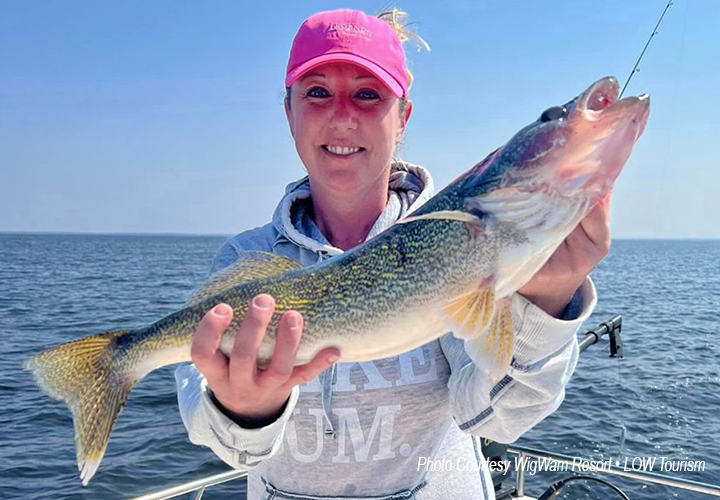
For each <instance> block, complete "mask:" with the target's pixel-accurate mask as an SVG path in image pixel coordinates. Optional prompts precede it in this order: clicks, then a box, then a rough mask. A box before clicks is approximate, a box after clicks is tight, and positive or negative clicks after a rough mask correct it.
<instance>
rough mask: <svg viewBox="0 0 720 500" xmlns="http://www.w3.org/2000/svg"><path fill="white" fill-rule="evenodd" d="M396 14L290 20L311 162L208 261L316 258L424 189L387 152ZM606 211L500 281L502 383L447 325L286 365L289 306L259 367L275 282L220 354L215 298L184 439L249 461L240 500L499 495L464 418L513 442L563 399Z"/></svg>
mask: <svg viewBox="0 0 720 500" xmlns="http://www.w3.org/2000/svg"><path fill="white" fill-rule="evenodd" d="M398 15H399V13H398V12H393V13H391V14H389V15H386V16H384V19H380V18H375V17H370V16H367V15H365V14H363V13H362V12H358V11H349V10H342V11H332V12H323V13H319V14H316V15H314V16H312V17H310V18H309V19H307V20H306V21H305V22H304V23H303V25H302V26H301V27H300V30H299V31H298V33H297V35H296V37H295V40H294V42H293V46H292V49H291V52H290V59H289V63H288V68H287V75H286V80H285V83H286V87H287V99H286V101H285V111H286V114H287V119H288V124H289V126H290V131H291V133H292V136H293V138H294V141H295V146H296V149H297V152H298V155H299V156H300V159H301V161H302V163H303V165H304V166H305V168H306V170H307V172H308V176H307V177H306V178H304V179H301V180H300V181H298V182H295V183H292V184H290V185H289V186H288V188H287V191H286V195H285V197H284V198H283V199H282V200H281V202H280V204H279V206H278V208H277V210H276V212H275V215H274V217H273V222H272V223H270V224H268V225H266V226H264V227H261V228H256V229H253V230H251V231H247V232H245V233H242V234H240V235H238V236H236V237H234V238H232V239H231V240H229V241H228V242H227V243H226V244H225V245H224V246H223V247H222V248H221V250H220V252H219V254H218V256H217V257H216V260H215V262H214V265H213V271H217V270H219V269H222V268H223V267H225V266H227V265H229V264H230V263H232V262H233V261H234V260H236V259H237V258H238V256H239V255H240V254H241V253H242V252H243V251H248V250H262V251H266V252H273V253H276V254H280V255H284V256H286V257H290V258H293V259H295V260H298V261H299V262H301V263H302V264H304V265H311V264H314V263H316V262H318V261H321V260H322V259H325V258H328V257H330V256H332V255H337V254H340V253H342V252H343V251H345V250H348V249H351V248H353V247H355V246H357V245H359V244H360V243H362V242H363V241H365V240H367V239H369V238H372V237H373V236H375V235H376V234H378V233H380V232H381V231H383V230H384V229H386V228H388V227H389V226H391V225H392V224H393V223H394V222H395V221H396V220H397V219H398V218H400V217H402V216H403V215H404V214H405V213H407V212H408V211H409V210H412V209H414V208H416V207H417V206H419V205H420V204H422V203H424V202H425V201H426V200H427V199H429V198H430V197H431V196H432V189H433V187H432V180H431V177H430V175H429V174H428V173H427V171H426V170H424V169H423V168H422V167H418V166H414V165H409V164H406V163H401V162H393V161H392V158H393V153H394V150H395V147H396V145H397V144H398V142H399V141H400V139H401V138H402V135H403V132H404V131H405V127H406V126H407V123H408V120H409V118H410V116H411V114H412V101H411V100H410V98H409V96H408V88H409V87H410V81H411V75H410V74H409V72H408V71H407V67H406V63H405V55H404V52H403V49H402V45H401V40H400V38H401V37H403V38H404V37H405V32H404V31H403V29H402V27H401V26H400V25H399V23H398ZM608 217H609V216H608V202H607V201H606V202H604V203H602V204H601V205H600V206H598V207H597V208H596V209H595V210H594V211H593V212H592V213H591V214H590V215H588V217H587V218H586V219H585V220H583V221H582V222H581V223H580V225H579V226H578V227H577V228H576V229H575V231H574V232H573V233H572V234H570V236H569V237H568V238H567V240H566V241H565V243H564V244H563V245H561V246H560V247H559V248H558V250H557V251H556V252H555V254H554V255H553V256H552V258H551V259H550V260H549V261H548V263H547V264H546V265H545V267H544V268H543V269H541V270H540V271H539V272H538V273H537V274H536V276H535V277H533V279H532V280H531V281H530V282H529V283H528V284H527V285H526V286H525V287H523V288H522V289H521V290H520V294H516V295H515V296H514V297H513V299H512V310H513V316H514V320H515V321H514V323H515V325H518V326H517V327H516V328H517V331H516V332H515V334H516V343H515V344H516V347H515V351H514V360H513V364H512V366H511V367H510V368H509V369H508V373H507V375H506V376H505V378H503V379H502V380H501V381H500V383H497V384H493V383H492V382H491V381H490V380H488V379H487V377H484V376H483V375H482V373H483V372H482V370H480V369H479V367H476V366H474V365H473V363H472V361H470V359H469V358H468V357H467V356H466V354H465V352H464V349H463V343H462V341H461V340H458V339H456V338H455V337H453V336H452V334H450V333H448V334H446V335H445V336H443V337H441V338H440V339H439V340H436V341H434V342H431V343H429V344H427V345H425V346H423V347H422V348H418V349H416V350H414V351H411V352H409V353H406V354H403V355H401V356H398V357H395V358H389V359H384V360H379V361H375V362H368V363H355V364H343V363H341V364H337V365H333V362H334V361H335V360H337V357H338V354H339V353H338V352H337V350H335V349H326V350H324V351H322V352H320V353H319V354H318V355H317V356H316V357H315V359H314V360H313V361H312V362H310V363H308V364H307V365H304V366H297V367H294V366H293V365H294V359H295V350H296V348H297V345H298V342H299V341H300V338H301V335H302V328H303V318H302V317H301V315H299V314H298V313H296V312H287V313H285V314H284V315H283V317H282V320H281V323H280V326H279V329H278V341H277V346H276V348H275V352H274V355H273V360H272V362H271V364H270V366H269V367H268V368H267V369H266V370H265V371H259V370H258V369H257V365H256V357H257V349H258V346H259V345H260V342H261V340H262V337H263V335H264V334H265V329H266V327H267V325H268V323H269V320H270V317H271V315H272V313H273V310H274V301H273V298H272V297H270V296H268V295H260V296H258V297H256V298H255V299H254V301H253V304H252V306H251V308H250V310H249V312H248V314H247V316H246V318H245V319H244V321H243V323H242V326H241V327H240V329H239V332H238V335H237V338H236V342H235V345H234V347H233V352H232V354H231V356H230V357H229V358H227V357H226V356H225V355H224V354H222V353H221V352H220V351H219V350H218V349H217V348H218V344H219V340H220V337H221V335H222V333H223V331H224V330H225V328H227V326H228V325H229V323H230V321H231V319H232V310H231V309H230V307H229V306H227V305H224V304H220V305H218V306H217V307H215V308H214V309H213V310H212V311H210V312H209V313H208V314H207V315H206V316H205V318H204V319H203V321H202V322H201V323H200V325H199V327H198V329H197V332H196V336H195V339H194V341H193V346H192V358H193V362H194V366H184V367H181V368H179V369H178V371H177V373H176V377H177V379H178V394H179V402H180V410H181V414H182V417H183V421H184V423H185V425H186V427H187V429H188V432H189V435H190V439H191V441H192V442H193V443H196V444H201V445H204V446H208V447H210V448H211V449H212V450H213V451H214V452H215V453H216V454H217V455H218V456H219V457H220V458H221V459H223V460H224V461H225V462H227V463H228V464H230V465H232V466H233V467H236V468H247V469H249V470H250V476H249V482H248V489H249V491H248V497H249V498H251V499H256V498H273V497H279V498H304V499H306V498H339V497H342V498H345V499H347V498H366V497H382V498H408V497H411V496H413V495H414V496H415V498H428V499H430V498H432V499H440V498H468V499H469V498H472V499H481V498H488V499H489V498H494V494H493V491H492V483H491V482H490V478H489V475H488V473H487V470H486V467H485V468H483V467H482V465H484V461H483V460H484V459H483V458H482V457H481V456H480V455H479V452H478V450H477V447H476V446H475V442H474V441H473V440H472V439H470V438H469V437H468V436H467V434H472V435H476V436H483V437H486V438H490V439H493V440H496V441H500V442H504V443H509V442H512V441H514V440H515V439H517V438H518V437H519V436H520V435H522V433H524V432H525V431H527V430H528V429H530V428H531V427H532V426H534V425H535V424H536V423H538V422H539V421H540V420H542V419H543V418H544V417H545V416H547V415H548V414H550V413H552V412H553V411H554V410H555V409H556V408H557V407H558V405H559V404H560V403H561V401H562V399H563V396H564V387H565V384H566V383H567V381H568V379H569V378H570V375H571V373H572V371H573V369H574V367H575V364H576V361H577V342H576V340H575V334H576V332H577V329H578V328H579V326H580V324H581V323H582V322H583V321H584V320H585V319H586V318H587V317H588V315H589V314H590V312H591V310H592V308H593V306H594V303H595V292H594V288H593V286H592V283H591V282H590V281H589V279H588V278H587V274H588V273H589V272H590V270H591V269H592V268H593V267H594V266H595V264H597V262H599V261H600V260H601V259H602V257H603V256H604V255H605V254H606V253H607V251H608V249H609V243H610V242H609V238H610V237H609V229H608ZM478 468H480V471H479V472H478Z"/></svg>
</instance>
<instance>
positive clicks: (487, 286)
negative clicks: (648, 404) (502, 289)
mask: <svg viewBox="0 0 720 500" xmlns="http://www.w3.org/2000/svg"><path fill="white" fill-rule="evenodd" d="M442 313H443V315H444V320H445V322H446V324H447V325H448V326H449V327H450V329H451V330H452V332H453V334H454V335H455V336H456V337H458V338H461V339H463V340H464V341H465V352H466V353H467V355H468V356H469V357H470V359H472V360H473V362H474V363H475V364H476V365H477V366H478V367H479V368H480V369H482V370H485V371H487V372H488V374H489V375H490V376H491V377H492V378H493V379H495V380H499V379H501V378H502V377H503V376H504V375H505V372H506V371H507V368H508V366H509V365H510V361H511V360H512V353H513V344H514V336H515V335H514V331H513V324H512V316H511V314H510V300H509V299H507V298H506V299H502V300H499V301H496V300H495V294H494V283H493V282H492V281H491V280H488V282H485V283H483V284H481V285H480V286H479V287H478V288H477V289H476V290H474V291H472V292H470V293H467V294H465V295H462V296H460V297H457V298H455V299H453V300H452V301H450V302H449V303H448V304H447V305H446V306H445V307H444V308H443V312H442Z"/></svg>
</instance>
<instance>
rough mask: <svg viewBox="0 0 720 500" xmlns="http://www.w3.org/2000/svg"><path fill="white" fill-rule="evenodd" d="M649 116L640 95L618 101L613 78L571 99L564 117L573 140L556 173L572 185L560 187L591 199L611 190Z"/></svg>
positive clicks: (645, 99)
mask: <svg viewBox="0 0 720 500" xmlns="http://www.w3.org/2000/svg"><path fill="white" fill-rule="evenodd" d="M649 113H650V97H649V96H648V95H647V94H643V95H640V96H632V97H625V98H623V99H620V91H619V85H618V81H617V80H616V79H615V78H614V77H611V76H608V77H605V78H602V79H601V80H598V81H597V82H595V83H594V84H592V85H591V86H590V87H589V88H588V89H587V90H586V91H585V92H583V93H582V94H581V95H580V96H579V97H578V98H577V99H576V100H575V104H574V107H573V108H572V110H571V112H570V113H569V115H568V126H569V128H570V129H572V134H571V135H572V136H573V139H572V140H571V141H569V144H568V148H567V149H566V151H565V152H564V161H563V162H562V163H563V166H562V167H561V168H560V169H559V172H557V174H558V175H560V176H562V178H563V179H565V180H569V179H572V182H566V183H565V184H564V185H565V186H566V187H567V188H576V189H580V190H586V191H588V193H590V192H593V193H595V196H599V195H600V194H601V193H606V192H608V191H609V190H610V189H612V184H613V182H614V181H615V179H616V178H617V177H618V175H619V174H620V171H621V170H622V168H623V166H624V165H625V162H626V161H627V159H628V158H629V156H630V153H631V151H632V149H633V146H634V145H635V142H636V141H637V140H638V139H639V138H640V136H641V135H642V133H643V132H644V131H645V125H646V124H647V119H648V116H649ZM573 191H574V189H568V192H573Z"/></svg>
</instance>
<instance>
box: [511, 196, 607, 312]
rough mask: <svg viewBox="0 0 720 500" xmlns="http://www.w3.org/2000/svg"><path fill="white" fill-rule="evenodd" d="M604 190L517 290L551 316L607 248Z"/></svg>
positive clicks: (565, 305) (560, 308)
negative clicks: (574, 226)
mask: <svg viewBox="0 0 720 500" xmlns="http://www.w3.org/2000/svg"><path fill="white" fill-rule="evenodd" d="M610 197H611V195H610V194H608V195H607V196H606V197H605V198H604V199H603V200H602V201H600V203H598V204H597V205H596V206H595V208H594V209H592V211H591V212H590V213H589V214H587V215H586V216H585V218H584V219H583V220H581V221H580V223H579V224H578V225H577V227H576V228H575V229H574V230H573V232H571V233H570V234H569V235H568V237H567V238H565V241H564V242H563V243H562V244H561V245H560V246H559V247H558V248H557V250H555V253H553V254H552V256H551V257H550V259H549V260H548V261H547V262H546V263H545V265H544V266H543V267H542V268H541V269H540V270H539V271H538V272H537V273H536V274H535V276H533V277H532V279H531V280H530V281H528V282H527V284H525V286H523V287H522V288H520V290H518V292H519V293H520V294H521V295H523V296H524V297H526V298H527V299H528V300H529V301H530V302H532V303H534V304H535V305H537V306H538V307H539V308H540V309H542V310H544V311H545V312H547V313H548V314H550V315H551V316H555V317H556V318H557V317H560V315H561V314H562V313H563V311H564V310H565V308H566V307H567V305H568V303H569V302H570V299H572V296H573V295H574V294H575V292H576V291H577V289H578V288H579V287H580V285H581V284H582V282H583V281H585V278H586V277H587V275H588V274H590V271H592V270H593V269H594V268H595V266H596V265H597V264H598V262H600V261H601V260H602V259H603V258H604V257H605V256H606V255H607V254H608V252H609V251H610Z"/></svg>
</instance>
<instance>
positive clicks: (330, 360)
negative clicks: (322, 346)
mask: <svg viewBox="0 0 720 500" xmlns="http://www.w3.org/2000/svg"><path fill="white" fill-rule="evenodd" d="M338 359H340V356H338V355H337V354H331V355H330V356H328V357H327V360H328V363H334V362H335V361H337V360H338Z"/></svg>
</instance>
